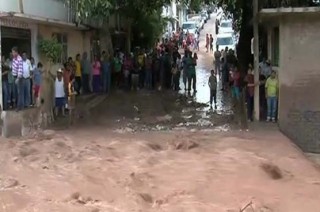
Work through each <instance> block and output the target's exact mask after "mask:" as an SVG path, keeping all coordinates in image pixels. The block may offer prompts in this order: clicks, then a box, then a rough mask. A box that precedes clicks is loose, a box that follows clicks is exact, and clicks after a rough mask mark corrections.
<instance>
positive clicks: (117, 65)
mask: <svg viewBox="0 0 320 212" xmlns="http://www.w3.org/2000/svg"><path fill="white" fill-rule="evenodd" d="M113 70H114V80H115V86H116V87H118V88H119V87H120V83H121V70H122V61H121V58H120V52H117V53H116V55H115V57H114V58H113Z"/></svg>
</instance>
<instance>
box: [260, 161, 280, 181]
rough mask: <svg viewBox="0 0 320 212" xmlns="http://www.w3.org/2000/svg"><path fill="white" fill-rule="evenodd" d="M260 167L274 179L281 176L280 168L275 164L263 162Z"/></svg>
mask: <svg viewBox="0 0 320 212" xmlns="http://www.w3.org/2000/svg"><path fill="white" fill-rule="evenodd" d="M260 167H261V168H262V170H263V171H265V172H266V173H267V174H268V175H269V177H271V178H272V179H274V180H279V179H281V178H282V177H283V176H282V173H281V170H280V168H279V167H278V166H276V165H273V164H270V163H263V164H261V165H260Z"/></svg>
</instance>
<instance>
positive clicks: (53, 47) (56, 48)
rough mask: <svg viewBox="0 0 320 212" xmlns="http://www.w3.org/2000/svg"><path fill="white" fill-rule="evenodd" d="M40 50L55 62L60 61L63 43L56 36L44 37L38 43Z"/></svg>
mask: <svg viewBox="0 0 320 212" xmlns="http://www.w3.org/2000/svg"><path fill="white" fill-rule="evenodd" d="M38 46H39V50H40V52H41V53H42V54H44V55H45V56H46V58H47V59H48V60H49V61H51V62H53V63H55V62H58V61H59V59H60V58H61V54H62V45H61V44H60V43H59V42H58V40H57V39H56V38H52V39H42V40H40V41H39V43H38Z"/></svg>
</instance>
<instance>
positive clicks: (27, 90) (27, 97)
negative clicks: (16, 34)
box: [22, 52, 31, 107]
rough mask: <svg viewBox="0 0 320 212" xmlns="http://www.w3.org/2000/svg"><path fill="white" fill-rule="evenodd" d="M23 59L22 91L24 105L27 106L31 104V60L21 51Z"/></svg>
mask: <svg viewBox="0 0 320 212" xmlns="http://www.w3.org/2000/svg"><path fill="white" fill-rule="evenodd" d="M22 60H23V71H22V78H23V79H22V80H23V93H24V107H29V106H30V104H31V84H30V76H31V75H30V72H31V62H30V60H29V59H28V58H27V53H26V52H23V53H22Z"/></svg>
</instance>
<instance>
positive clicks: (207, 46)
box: [206, 34, 210, 52]
mask: <svg viewBox="0 0 320 212" xmlns="http://www.w3.org/2000/svg"><path fill="white" fill-rule="evenodd" d="M209 45H210V38H209V34H206V50H207V52H209Z"/></svg>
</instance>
